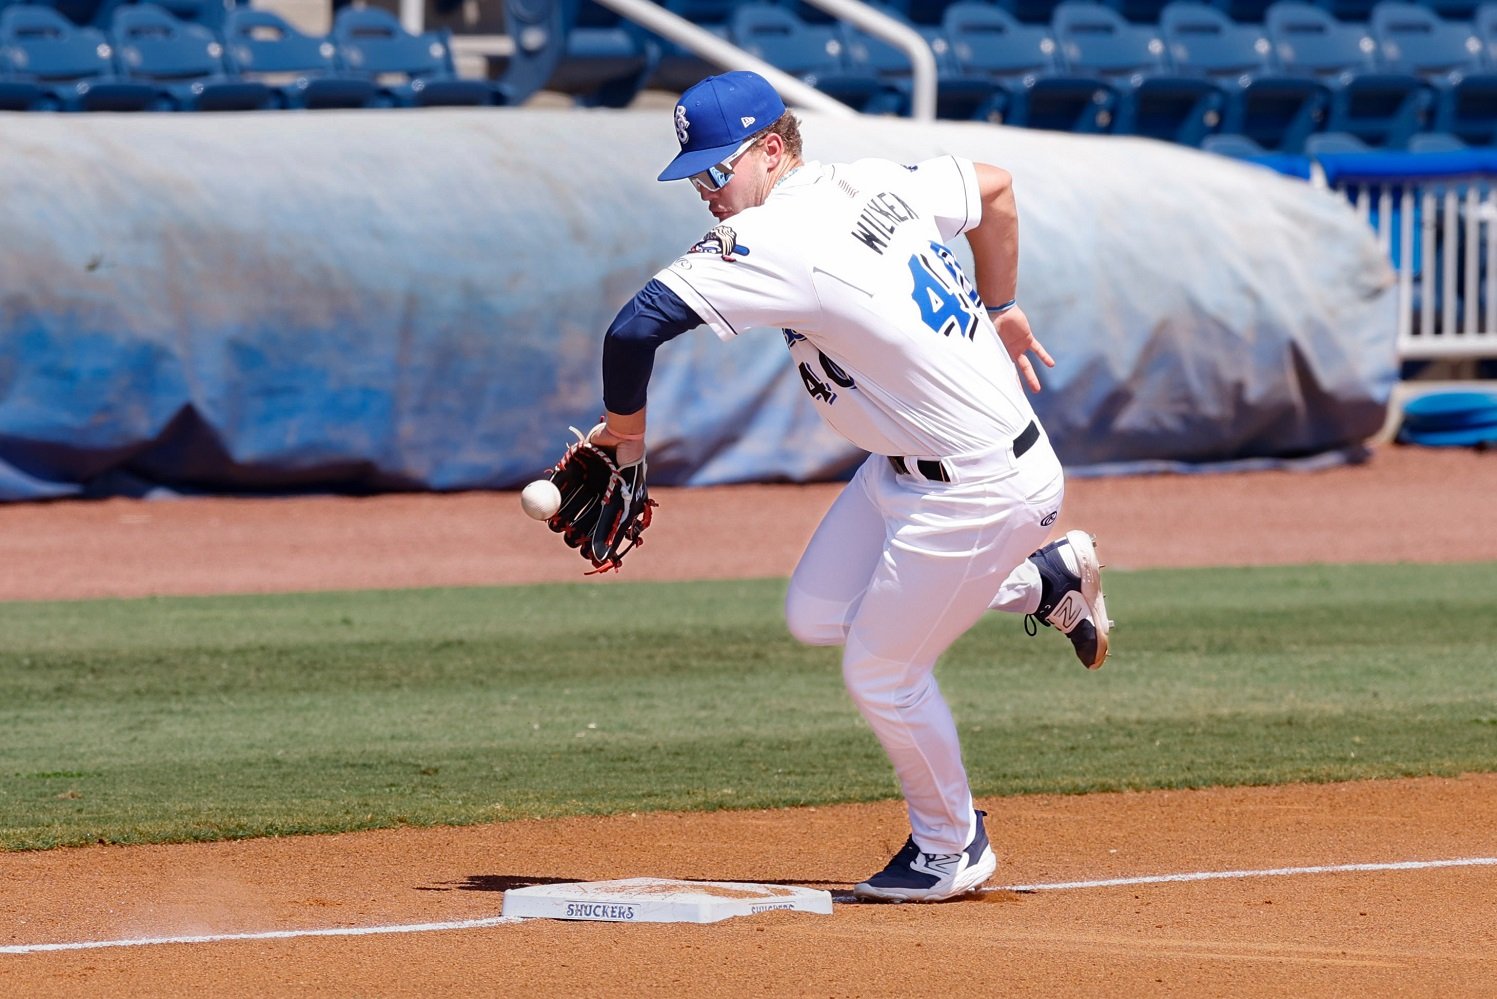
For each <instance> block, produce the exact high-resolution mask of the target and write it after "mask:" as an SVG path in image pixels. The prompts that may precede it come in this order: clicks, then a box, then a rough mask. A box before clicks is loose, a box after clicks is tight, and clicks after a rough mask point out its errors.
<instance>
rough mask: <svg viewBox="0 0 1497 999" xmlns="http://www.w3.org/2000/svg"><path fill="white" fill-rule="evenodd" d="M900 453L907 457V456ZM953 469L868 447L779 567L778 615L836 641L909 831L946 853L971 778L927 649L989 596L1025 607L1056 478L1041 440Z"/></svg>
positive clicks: (797, 632)
mask: <svg viewBox="0 0 1497 999" xmlns="http://www.w3.org/2000/svg"><path fill="white" fill-rule="evenodd" d="M912 467H913V466H912ZM956 478H957V481H954V482H930V481H927V480H926V479H924V478H922V477H920V476H918V475H909V474H899V473H896V472H895V471H894V469H893V467H892V466H891V465H890V462H889V459H888V458H886V457H884V456H882V455H872V456H870V457H869V458H868V460H867V461H865V462H864V463H863V465H862V467H860V468H859V469H858V471H857V474H856V475H855V476H854V477H853V479H852V481H851V482H849V483H848V484H847V487H846V488H844V489H843V490H842V493H841V494H840V495H839V496H838V497H837V499H836V500H835V501H834V502H833V504H832V506H831V509H829V510H828V511H827V514H826V516H825V517H824V518H823V519H822V521H821V524H820V526H818V527H817V529H816V532H815V534H814V535H813V536H812V538H811V541H810V543H809V544H808V545H807V546H806V550H805V553H804V554H803V555H802V556H801V559H800V563H799V564H798V565H797V566H796V568H795V572H794V574H793V575H792V576H791V579H790V588H789V592H788V594H787V596H786V600H785V618H786V623H787V624H788V626H789V628H790V632H791V634H793V635H794V636H795V637H796V638H797V639H799V640H800V641H802V642H805V643H807V644H810V645H841V646H843V655H842V676H843V680H844V682H845V683H846V685H847V690H848V693H849V694H851V695H852V699H853V701H854V702H855V703H856V704H857V706H858V709H859V711H861V712H862V715H863V717H864V719H866V720H867V722H868V724H869V725H870V726H871V727H872V729H873V731H874V734H875V735H877V737H878V740H879V742H880V743H882V744H883V747H884V751H885V752H886V753H888V755H889V759H890V761H891V762H892V763H893V764H894V771H895V774H896V775H897V776H898V778H899V784H900V788H901V789H902V791H903V793H904V798H905V803H906V805H907V807H908V810H909V816H910V827H911V830H912V832H913V834H914V838H915V842H916V843H917V844H918V845H919V847H920V848H921V849H922V850H924V851H926V852H929V853H958V852H960V851H961V850H963V849H965V848H966V846H967V844H968V843H969V842H970V841H971V839H972V837H973V835H975V834H976V818H975V816H974V814H973V805H972V792H971V789H970V788H969V787H968V784H967V772H966V769H965V767H964V766H963V764H962V754H961V746H960V744H959V741H958V738H957V732H956V724H955V722H954V721H953V720H952V717H951V711H950V709H949V708H948V707H947V705H946V701H945V699H944V698H943V697H942V696H941V691H940V688H939V687H938V686H937V685H936V679H935V675H934V670H935V665H936V660H937V658H939V657H940V655H941V653H942V652H944V651H946V649H947V648H948V647H949V646H950V645H951V644H952V643H953V642H955V641H956V640H957V639H958V638H959V637H961V635H962V634H963V633H964V632H965V631H967V629H968V628H970V627H972V625H973V624H975V623H976V622H977V620H978V618H980V617H981V616H982V613H983V612H984V611H986V610H988V609H990V608H992V609H995V610H1004V611H1010V612H1013V613H1020V614H1024V613H1033V612H1034V610H1035V609H1036V608H1037V607H1038V605H1039V598H1040V580H1039V572H1038V570H1037V569H1035V567H1034V566H1033V565H1032V564H1031V563H1030V562H1029V561H1028V556H1029V554H1030V553H1031V552H1032V551H1034V550H1035V549H1036V548H1038V547H1039V546H1040V545H1042V544H1044V542H1045V539H1046V538H1047V537H1048V535H1049V533H1050V527H1049V525H1050V524H1052V523H1053V522H1054V519H1055V516H1054V515H1055V514H1057V513H1058V511H1059V510H1060V505H1061V500H1062V499H1063V497H1064V492H1065V478H1064V474H1063V472H1062V470H1061V466H1060V462H1059V460H1057V459H1056V457H1055V452H1054V451H1053V450H1051V448H1050V442H1049V441H1048V440H1047V439H1045V438H1043V437H1042V438H1041V439H1040V441H1039V442H1038V443H1037V444H1036V445H1035V446H1034V447H1033V448H1031V449H1030V450H1029V451H1028V452H1027V453H1025V454H1024V455H1023V456H1022V457H1020V458H1017V459H1015V458H1013V457H1012V455H1011V454H1008V453H1007V452H1005V453H1003V454H1001V455H999V456H998V457H996V458H995V459H994V460H993V462H992V467H991V468H990V469H989V468H979V469H976V470H972V469H968V470H965V471H964V473H963V474H959V475H957V476H956Z"/></svg>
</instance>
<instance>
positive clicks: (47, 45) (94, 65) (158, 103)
mask: <svg viewBox="0 0 1497 999" xmlns="http://www.w3.org/2000/svg"><path fill="white" fill-rule="evenodd" d="M0 48H3V49H4V51H5V53H6V55H7V60H8V62H9V63H10V76H11V79H10V81H9V88H10V95H11V96H10V100H18V99H20V98H21V96H22V93H23V92H24V91H25V90H26V88H28V87H34V88H36V91H38V92H39V93H35V94H34V95H33V96H34V99H35V100H36V103H34V104H33V105H32V106H33V108H34V109H36V110H56V111H148V110H153V109H169V108H170V107H171V102H170V101H169V100H167V99H166V98H165V97H164V96H163V95H162V94H161V93H160V92H159V91H158V90H157V89H156V88H155V87H154V86H152V85H150V84H148V83H137V82H133V81H130V80H124V79H121V78H120V77H119V75H118V73H117V71H116V70H115V67H114V61H113V55H114V50H113V49H112V48H111V47H110V45H109V42H108V41H107V40H106V39H105V38H104V34H103V32H101V31H99V30H97V29H96V28H89V27H79V26H78V25H76V24H74V23H73V22H72V21H69V20H68V19H67V18H66V17H63V16H62V15H61V14H60V13H58V12H57V11H56V10H54V9H53V8H51V7H43V6H33V5H28V4H16V5H14V6H10V7H6V8H5V9H4V11H0ZM6 106H7V107H9V108H11V109H13V110H25V108H24V107H16V106H15V105H14V104H11V103H7V105H6Z"/></svg>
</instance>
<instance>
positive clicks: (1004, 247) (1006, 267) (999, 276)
mask: <svg viewBox="0 0 1497 999" xmlns="http://www.w3.org/2000/svg"><path fill="white" fill-rule="evenodd" d="M973 167H974V168H975V169H976V171H977V187H978V191H979V192H980V197H981V198H982V220H981V221H980V222H978V224H977V225H976V226H974V227H973V228H971V229H969V230H967V243H968V244H969V245H970V246H971V247H972V265H973V267H972V269H973V274H972V279H973V280H974V281H975V282H976V283H977V293H978V294H979V295H981V296H982V299H983V301H984V302H986V303H987V304H988V305H992V306H997V305H1002V304H1003V303H1005V302H1011V301H1013V300H1014V299H1015V298H1016V297H1017V292H1018V287H1019V209H1018V206H1017V205H1016V204H1015V202H1014V185H1013V177H1012V176H1011V175H1010V174H1009V172H1008V171H1007V170H1004V169H1002V168H1001V167H995V166H993V165H992V164H989V163H974V164H973Z"/></svg>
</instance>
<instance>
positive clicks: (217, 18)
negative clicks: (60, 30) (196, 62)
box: [64, 0, 234, 36]
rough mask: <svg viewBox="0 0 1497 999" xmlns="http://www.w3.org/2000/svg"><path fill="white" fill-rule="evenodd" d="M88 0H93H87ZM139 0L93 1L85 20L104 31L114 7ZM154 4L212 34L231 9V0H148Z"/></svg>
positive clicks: (219, 32) (71, 0)
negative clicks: (88, 15) (90, 10)
mask: <svg viewBox="0 0 1497 999" xmlns="http://www.w3.org/2000/svg"><path fill="white" fill-rule="evenodd" d="M64 2H66V3H70V4H73V5H78V4H79V3H80V0H64ZM90 2H91V3H92V2H93V0H90ZM140 2H141V0H98V2H97V3H95V4H94V5H93V8H94V9H93V15H92V18H91V20H89V21H88V22H80V23H90V24H92V25H93V26H94V27H96V28H99V29H100V30H103V31H108V30H109V27H110V25H112V24H113V23H114V14H115V11H117V10H119V9H120V8H121V7H134V6H139V4H140ZM151 2H152V3H154V4H155V6H157V7H160V8H161V9H162V10H164V11H166V12H167V13H168V14H170V15H171V16H172V17H175V18H176V19H177V20H179V21H185V22H186V23H188V24H198V25H202V26H203V27H205V28H207V29H208V30H209V31H211V32H213V34H214V35H216V36H217V35H222V34H223V26H224V23H225V21H226V20H227V19H228V15H229V11H230V10H233V9H234V0H151Z"/></svg>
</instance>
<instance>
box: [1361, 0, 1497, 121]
mask: <svg viewBox="0 0 1497 999" xmlns="http://www.w3.org/2000/svg"><path fill="white" fill-rule="evenodd" d="M1372 31H1373V35H1374V36H1375V37H1376V38H1377V42H1378V46H1379V50H1380V52H1381V54H1382V63H1383V66H1384V67H1385V68H1386V69H1389V70H1394V71H1397V72H1403V73H1412V74H1415V75H1417V76H1421V77H1423V78H1424V79H1425V80H1427V81H1429V82H1430V83H1431V84H1433V85H1434V87H1435V90H1436V93H1437V97H1436V105H1435V111H1434V122H1433V127H1434V128H1435V129H1436V130H1437V131H1441V132H1448V133H1450V134H1452V135H1456V136H1459V137H1460V139H1461V140H1462V141H1463V142H1465V143H1467V144H1468V145H1474V146H1489V145H1493V144H1497V72H1494V71H1493V70H1492V69H1490V68H1488V66H1487V63H1486V59H1485V58H1484V53H1483V48H1484V46H1483V44H1482V41H1481V39H1480V38H1479V37H1478V36H1477V34H1476V31H1475V28H1474V26H1473V25H1472V23H1471V22H1469V21H1460V22H1456V21H1446V20H1444V19H1443V18H1441V17H1439V16H1437V15H1436V14H1434V13H1433V12H1431V11H1430V9H1429V8H1428V7H1425V6H1423V5H1416V4H1412V3H1400V2H1394V0H1384V2H1382V3H1379V4H1378V5H1377V6H1376V7H1375V8H1374V9H1373V12H1372Z"/></svg>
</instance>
